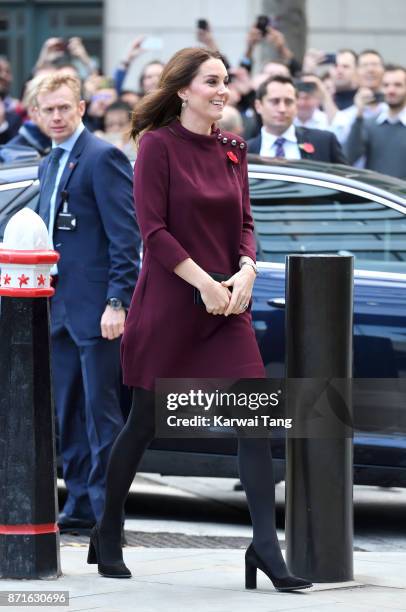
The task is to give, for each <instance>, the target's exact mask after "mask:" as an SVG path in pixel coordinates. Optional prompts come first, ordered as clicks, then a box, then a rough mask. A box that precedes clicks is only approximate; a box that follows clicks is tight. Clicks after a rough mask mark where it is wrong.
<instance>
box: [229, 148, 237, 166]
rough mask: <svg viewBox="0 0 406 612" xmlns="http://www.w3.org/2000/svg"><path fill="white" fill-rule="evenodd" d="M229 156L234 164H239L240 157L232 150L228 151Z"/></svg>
mask: <svg viewBox="0 0 406 612" xmlns="http://www.w3.org/2000/svg"><path fill="white" fill-rule="evenodd" d="M227 157H228V159H229V160H230V161H232V162H233V164H238V157H237V156H236V154H235V153H233V152H232V151H227Z"/></svg>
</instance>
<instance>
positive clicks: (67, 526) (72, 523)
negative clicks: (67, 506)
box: [58, 512, 96, 533]
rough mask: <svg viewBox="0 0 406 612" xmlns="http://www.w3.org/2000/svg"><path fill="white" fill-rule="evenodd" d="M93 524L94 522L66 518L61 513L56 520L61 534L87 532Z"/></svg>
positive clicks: (66, 516)
mask: <svg viewBox="0 0 406 612" xmlns="http://www.w3.org/2000/svg"><path fill="white" fill-rule="evenodd" d="M95 524H96V521H95V520H92V519H82V518H76V517H74V516H68V515H67V514H64V513H63V512H61V514H60V515H59V518H58V527H59V531H60V532H61V533H68V532H73V533H74V532H84V531H89V530H90V529H92V527H94V525H95Z"/></svg>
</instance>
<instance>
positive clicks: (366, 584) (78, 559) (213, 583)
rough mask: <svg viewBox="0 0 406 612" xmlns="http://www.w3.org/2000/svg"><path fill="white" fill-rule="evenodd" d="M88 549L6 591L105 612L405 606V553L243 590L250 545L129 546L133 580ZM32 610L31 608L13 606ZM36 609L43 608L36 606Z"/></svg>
mask: <svg viewBox="0 0 406 612" xmlns="http://www.w3.org/2000/svg"><path fill="white" fill-rule="evenodd" d="M86 554H87V548H86V547H84V546H63V547H62V548H61V561H62V569H63V573H64V575H63V576H62V577H61V578H60V579H58V580H55V581H30V582H27V581H15V580H13V581H12V580H2V581H0V594H1V592H2V591H3V592H4V591H7V590H16V589H24V590H67V591H69V593H70V605H69V607H48V608H45V607H42V608H41V610H61V611H62V610H69V611H74V610H75V611H76V610H77V611H79V610H81V611H85V610H89V611H90V610H101V611H103V612H125V611H127V610H128V611H130V610H131V611H135V612H161V611H165V612H175V611H176V612H189V611H192V612H247V610H249V611H250V612H257V611H258V612H262V611H264V612H265V611H266V612H271V611H272V612H278V611H279V610H280V611H284V610H308V611H309V612H310V611H311V612H313V610H320V611H322V612H329V611H330V610H341V611H342V612H355V611H360V612H367V611H370V612H376V611H377V610H379V611H381V610H382V611H385V610H402V611H405V610H406V571H405V567H406V553H404V552H400V553H392V552H387V553H376V552H368V553H367V552H356V553H355V581H354V582H350V583H341V584H318V585H315V586H314V587H313V588H312V589H309V590H307V591H303V592H302V593H290V594H288V593H278V592H277V591H275V590H274V589H273V586H272V584H271V583H270V581H269V580H268V579H267V578H266V577H265V576H264V575H263V574H262V573H261V572H259V573H258V578H259V581H258V587H259V588H258V589H257V590H256V591H246V590H245V589H244V583H243V579H244V570H243V562H244V551H242V550H205V549H200V550H193V549H179V548H177V549H169V548H166V549H153V548H144V549H142V548H126V549H125V551H124V556H125V560H126V563H127V564H128V566H129V567H130V569H131V571H132V572H133V575H134V577H133V578H132V579H130V580H117V579H109V578H102V577H101V576H98V574H97V568H96V566H93V565H87V564H86ZM12 609H13V610H22V611H24V610H27V607H13V608H12ZM31 609H39V608H36V607H33V608H31Z"/></svg>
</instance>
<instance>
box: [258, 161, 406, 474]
mask: <svg viewBox="0 0 406 612" xmlns="http://www.w3.org/2000/svg"><path fill="white" fill-rule="evenodd" d="M250 195H251V205H252V211H253V216H254V220H255V228H256V235H257V250H258V253H257V258H258V261H259V262H260V264H259V267H260V274H259V276H258V279H257V282H256V287H255V294H254V302H253V325H254V328H255V331H256V334H257V339H258V343H259V346H260V349H261V353H262V356H263V358H264V362H265V366H266V369H267V373H268V375H269V376H271V377H280V376H283V374H284V361H285V350H284V309H283V306H284V296H285V271H284V263H285V258H286V255H288V254H290V253H330V254H332V253H341V254H347V253H349V254H353V255H354V256H355V268H356V272H355V286H354V377H357V378H362V379H372V378H374V379H376V380H378V379H390V380H395V379H405V378H406V207H405V208H403V207H402V206H400V205H398V204H396V203H393V202H391V201H390V199H389V196H390V194H388V198H387V199H385V198H383V197H378V196H371V195H369V194H368V193H367V192H366V191H365V188H362V187H359V188H358V189H357V188H354V187H345V186H343V185H341V184H338V183H337V184H335V183H333V182H331V180H327V179H325V180H323V178H322V177H321V178H318V179H311V178H304V177H301V176H286V177H281V176H280V174H279V176H272V175H269V174H268V175H267V174H266V173H264V172H251V173H250ZM379 395H380V394H379V393H378V394H377V393H373V394H371V393H368V392H367V389H364V393H361V394H358V395H356V396H355V400H354V417H355V429H356V438H357V442H358V447H357V449H356V461H360V462H361V463H362V462H366V461H369V462H371V461H372V462H375V461H376V462H381V461H383V460H384V459H383V454H382V453H379V451H376V449H377V447H379V445H380V446H381V447H382V438H385V443H384V447H385V446H387V445H391V444H392V442H393V439H392V442H391V440H390V439H389V438H391V436H392V438H393V436H394V437H395V439H399V444H398V451H399V455H398V457H397V458H396V457H393V456H392V457H391V459H390V461H392V462H395V463H396V461H401V459H400V453H401V452H403V453H404V448H403V451H402V446H403V447H404V443H403V440H404V435H405V433H406V432H405V430H404V426H405V424H404V417H403V412H402V411H400V407H399V405H398V404H396V401H395V404H394V406H391V407H388V406H387V405H386V403H387V402H386V399H387V397H388V395H387V393H386V394H385V393H384V394H383V395H382V394H381V403H380V404H379V402H377V401H376V398H377V397H379ZM366 397H368V399H366ZM371 397H375V400H374V401H373V402H372V401H371ZM382 398H386V399H382ZM384 404H385V405H384ZM401 438H402V440H401ZM401 442H402V443H401ZM371 445H372V447H373V449H374V452H373V453H372V455H371V453H370V450H371ZM276 446H278V445H277V444H276ZM395 446H396V444H395ZM375 451H376V452H375ZM278 452H280V453H282V452H283V445H282V444H279V446H278Z"/></svg>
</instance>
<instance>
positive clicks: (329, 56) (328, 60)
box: [319, 53, 336, 64]
mask: <svg viewBox="0 0 406 612" xmlns="http://www.w3.org/2000/svg"><path fill="white" fill-rule="evenodd" d="M335 63H336V54H335V53H326V54H325V56H324V57H323V59H322V60H321V62H319V64H335Z"/></svg>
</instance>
